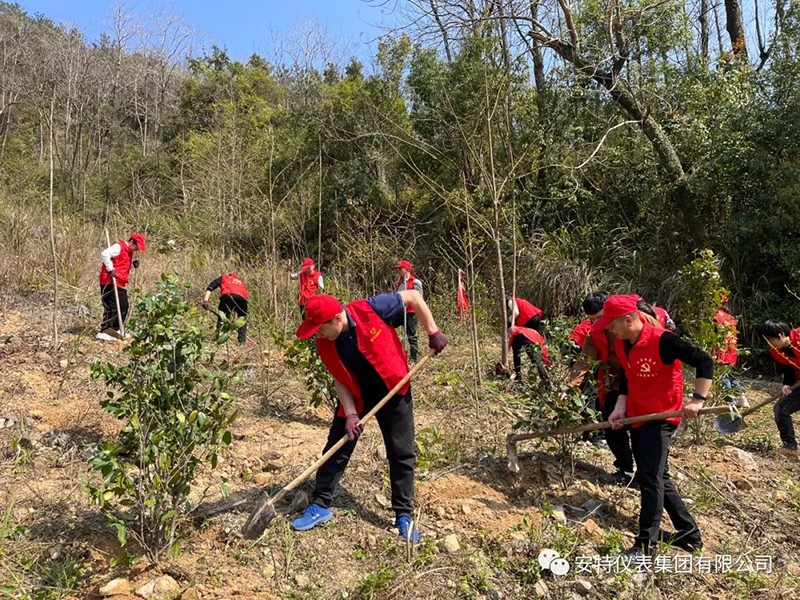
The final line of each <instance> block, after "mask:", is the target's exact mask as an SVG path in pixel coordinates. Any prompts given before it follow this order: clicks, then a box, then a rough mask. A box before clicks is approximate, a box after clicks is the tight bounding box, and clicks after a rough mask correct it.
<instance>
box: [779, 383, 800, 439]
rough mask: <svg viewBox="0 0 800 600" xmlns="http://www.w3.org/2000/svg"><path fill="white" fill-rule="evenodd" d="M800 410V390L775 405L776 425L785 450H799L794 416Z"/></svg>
mask: <svg viewBox="0 0 800 600" xmlns="http://www.w3.org/2000/svg"><path fill="white" fill-rule="evenodd" d="M798 410H800V388H798V389H796V390H794V391H793V392H792V393H791V394H789V395H788V396H785V397H784V398H781V399H780V400H778V402H776V403H775V408H774V413H775V424H776V425H777V426H778V433H780V435H781V442H782V443H783V445H784V447H785V448H793V449H795V450H796V449H797V440H796V439H795V437H794V424H793V423H792V415H793V414H794V413H796V412H797V411H798Z"/></svg>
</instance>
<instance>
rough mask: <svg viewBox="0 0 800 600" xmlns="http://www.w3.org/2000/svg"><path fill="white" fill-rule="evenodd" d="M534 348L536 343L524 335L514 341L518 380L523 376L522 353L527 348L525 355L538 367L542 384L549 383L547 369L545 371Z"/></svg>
mask: <svg viewBox="0 0 800 600" xmlns="http://www.w3.org/2000/svg"><path fill="white" fill-rule="evenodd" d="M533 346H534V343H533V342H532V341H530V340H529V339H528V338H526V337H525V336H524V335H522V334H519V335H517V336H516V337H515V338H514V339H513V340H512V342H511V353H512V355H513V357H514V373H516V374H517V378H519V377H521V376H522V357H521V356H520V355H521V353H522V349H523V348H525V353H526V354H527V355H528V358H530V359H531V362H532V363H533V364H535V365H536V370H537V371H538V373H539V379H540V380H541V381H542V383H548V382H549V381H550V380H549V379H548V377H547V369H545V367H544V363H543V362H542V359H541V357H539V356H537V353H536V351H535V350H534V348H533Z"/></svg>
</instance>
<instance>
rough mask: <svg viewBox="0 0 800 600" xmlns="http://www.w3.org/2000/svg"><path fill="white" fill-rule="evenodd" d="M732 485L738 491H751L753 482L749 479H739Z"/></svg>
mask: <svg viewBox="0 0 800 600" xmlns="http://www.w3.org/2000/svg"><path fill="white" fill-rule="evenodd" d="M733 483H734V485H735V486H736V487H737V488H739V489H740V490H752V489H753V482H752V481H750V480H749V479H739V480H738V481H734V482H733Z"/></svg>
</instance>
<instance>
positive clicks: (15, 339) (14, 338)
mask: <svg viewBox="0 0 800 600" xmlns="http://www.w3.org/2000/svg"><path fill="white" fill-rule="evenodd" d="M21 343H22V339H21V338H20V337H19V336H18V335H10V336H8V337H7V338H6V344H8V345H9V346H17V345H19V344H21Z"/></svg>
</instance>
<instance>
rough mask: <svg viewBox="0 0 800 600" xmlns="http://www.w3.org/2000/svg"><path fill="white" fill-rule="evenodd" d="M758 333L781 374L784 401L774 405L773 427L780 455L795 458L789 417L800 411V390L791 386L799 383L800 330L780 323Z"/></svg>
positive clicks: (766, 325)
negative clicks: (779, 368)
mask: <svg viewBox="0 0 800 600" xmlns="http://www.w3.org/2000/svg"><path fill="white" fill-rule="evenodd" d="M758 333H759V334H760V335H761V336H762V337H764V338H765V339H766V341H767V344H769V348H770V350H769V354H770V356H772V358H773V359H774V360H775V361H776V362H777V363H778V364H779V365H781V370H782V371H783V387H782V388H781V392H782V393H783V398H781V399H780V400H778V402H776V403H775V408H774V412H775V424H776V425H777V426H778V433H780V436H781V444H782V447H781V453H782V454H785V455H787V456H797V439H796V438H795V437H794V424H793V423H792V415H793V414H794V413H796V412H797V411H798V410H800V388H798V389H796V390H792V386H793V385H794V384H795V383H797V382H798V381H800V328H797V329H792V328H791V327H789V326H788V325H787V324H786V323H783V322H782V321H767V322H766V323H764V324H763V325H761V327H759V328H758Z"/></svg>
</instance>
